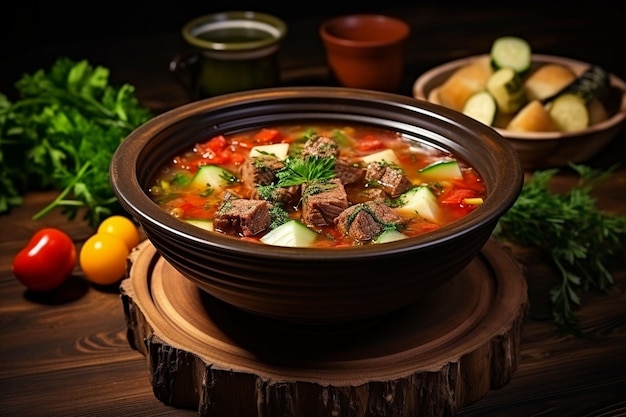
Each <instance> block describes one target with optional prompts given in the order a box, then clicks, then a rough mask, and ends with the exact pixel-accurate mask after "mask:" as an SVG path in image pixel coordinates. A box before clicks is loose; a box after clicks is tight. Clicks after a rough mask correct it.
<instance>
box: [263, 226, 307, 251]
mask: <svg viewBox="0 0 626 417" xmlns="http://www.w3.org/2000/svg"><path fill="white" fill-rule="evenodd" d="M315 239H317V233H316V232H315V231H313V230H311V229H309V228H308V227H306V226H305V225H304V224H302V223H300V222H299V221H297V220H289V221H288V222H286V223H283V224H281V225H280V226H278V227H277V228H276V229H272V230H270V231H269V232H268V233H267V234H265V235H264V236H263V237H262V238H261V242H263V243H266V244H268V245H274V246H291V247H307V246H311V245H312V244H313V242H314V241H315Z"/></svg>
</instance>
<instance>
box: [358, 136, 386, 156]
mask: <svg viewBox="0 0 626 417" xmlns="http://www.w3.org/2000/svg"><path fill="white" fill-rule="evenodd" d="M384 146H385V144H384V143H383V141H381V140H380V139H378V138H377V137H376V136H374V135H366V136H363V137H362V138H361V139H359V140H358V141H357V143H356V148H357V149H358V150H359V151H362V152H368V151H374V150H376V149H382V148H383V147H384Z"/></svg>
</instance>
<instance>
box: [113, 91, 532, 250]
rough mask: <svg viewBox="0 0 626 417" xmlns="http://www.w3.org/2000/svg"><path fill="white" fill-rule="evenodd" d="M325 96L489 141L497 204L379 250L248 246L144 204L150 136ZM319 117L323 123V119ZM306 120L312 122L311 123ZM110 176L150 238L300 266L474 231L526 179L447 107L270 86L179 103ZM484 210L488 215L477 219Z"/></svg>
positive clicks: (116, 161)
mask: <svg viewBox="0 0 626 417" xmlns="http://www.w3.org/2000/svg"><path fill="white" fill-rule="evenodd" d="M328 97H332V99H333V100H336V101H337V103H336V104H337V105H340V106H341V105H346V107H349V106H348V105H347V104H345V103H351V102H354V103H359V102H360V101H363V100H366V101H367V102H368V103H370V104H371V103H374V105H375V107H376V109H378V108H380V106H387V107H389V108H388V109H387V110H388V111H391V109H393V110H396V109H397V110H398V111H400V110H401V111H409V112H414V113H416V115H417V114H421V115H423V116H424V117H429V118H431V119H432V121H433V122H437V123H440V122H441V123H444V122H445V121H448V122H449V123H448V125H449V126H452V127H453V128H455V129H460V130H463V131H466V132H467V133H468V134H472V135H475V136H476V138H477V140H481V141H485V142H489V143H493V144H494V145H496V146H498V147H500V148H502V149H503V150H505V152H504V153H503V155H501V156H503V158H499V159H498V164H501V165H502V166H504V167H506V169H507V176H506V178H497V180H496V181H495V184H491V186H492V187H493V189H492V190H489V192H490V193H492V194H494V195H495V194H498V195H500V196H501V198H499V199H497V200H494V199H492V200H490V199H489V198H487V199H486V200H485V203H484V204H483V205H482V206H481V209H482V210H475V211H473V212H472V213H469V214H468V215H467V216H465V217H463V218H461V219H458V220H456V221H455V222H454V223H452V224H450V225H447V226H446V227H443V228H441V229H439V230H435V231H432V232H429V233H427V234H425V235H423V236H416V237H413V238H411V239H404V240H400V241H396V242H389V243H385V244H384V245H363V246H353V247H342V248H297V247H295V248H294V247H282V246H274V245H265V244H260V243H256V242H248V241H245V240H241V239H238V238H235V237H231V236H227V235H221V234H219V233H210V234H207V232H206V231H204V230H202V229H201V228H198V227H196V226H193V225H191V224H187V223H185V222H183V221H180V220H177V219H175V218H174V217H172V216H171V215H170V214H168V213H166V212H165V211H164V210H162V209H161V208H160V207H158V205H157V204H156V203H155V202H154V201H152V200H151V199H150V197H149V196H148V194H147V192H146V190H144V189H143V186H142V184H141V183H140V181H139V178H138V172H137V171H138V169H137V164H138V159H139V157H140V155H142V153H145V149H146V147H147V145H148V144H149V140H150V138H151V137H154V136H155V135H159V134H165V132H168V131H171V127H172V126H180V125H181V124H183V123H184V121H185V120H188V119H191V118H193V117H198V116H199V115H203V114H207V112H211V111H220V109H224V108H226V109H228V108H229V107H228V106H234V107H235V109H236V110H240V108H238V107H237V106H243V107H247V108H250V107H254V105H255V104H258V103H267V102H270V103H272V105H274V104H275V103H276V102H277V100H278V101H279V102H280V100H283V101H284V102H286V103H287V104H289V101H290V100H292V101H293V100H302V99H303V98H306V99H307V100H311V99H314V98H317V99H320V100H322V99H328ZM296 102H297V101H296ZM344 102H345V103H344ZM324 114H326V115H327V117H328V114H331V113H329V112H326V113H324ZM319 118H320V119H322V120H323V117H322V116H320V117H319ZM311 120H313V119H312V118H311ZM486 146H492V145H486ZM453 152H454V151H453ZM494 169H495V168H494ZM109 173H110V183H111V187H112V189H113V191H114V193H115V194H116V196H117V199H118V201H119V202H120V204H121V205H122V207H123V208H124V209H125V210H126V211H127V212H128V213H129V214H131V215H132V216H133V217H135V219H136V220H138V221H139V223H140V224H142V225H144V226H147V227H144V229H146V234H147V235H148V237H150V229H152V228H154V227H157V228H158V229H165V230H166V231H167V233H174V234H182V235H184V237H185V239H187V240H188V241H189V244H201V245H208V246H210V247H212V248H213V249H214V250H218V251H221V252H222V253H228V254H234V253H237V254H239V255H245V256H250V257H252V258H256V259H260V258H263V259H273V260H275V261H276V260H280V259H281V258H285V257H287V258H289V259H300V260H303V261H336V260H337V259H342V260H343V259H345V260H359V259H360V260H362V259H364V258H370V257H372V256H381V257H393V256H395V255H399V254H401V253H406V252H410V251H415V250H416V249H420V248H428V247H438V246H440V245H442V244H444V243H445V242H446V241H448V240H450V239H451V238H453V237H455V236H456V235H458V234H459V233H460V232H467V233H470V232H474V231H477V230H478V229H480V228H481V227H482V226H484V224H485V223H488V222H490V221H494V222H495V221H497V219H498V218H499V216H500V215H502V214H503V213H504V212H506V211H507V210H508V209H509V208H510V207H511V206H512V205H513V204H514V202H515V201H516V199H517V197H518V195H519V193H520V191H521V189H522V186H523V182H524V170H523V166H522V161H521V160H520V158H519V156H518V155H517V151H516V150H515V149H514V148H513V146H512V145H511V144H510V143H509V142H508V141H507V140H505V139H504V138H503V137H502V136H501V135H499V134H498V133H497V132H496V131H495V130H493V129H491V128H489V127H488V126H486V125H484V124H482V123H480V122H478V121H476V120H474V119H472V118H470V117H468V116H465V115H462V114H460V113H458V112H455V111H453V110H450V109H447V108H444V107H442V106H437V105H434V104H432V103H428V102H423V101H420V100H416V99H414V98H412V97H410V96H401V95H397V94H393V93H385V92H378V91H373V90H361V89H353V88H344V87H274V88H266V89H258V90H250V91H244V92H237V93H230V94H224V95H221V96H216V97H213V98H208V99H203V100H198V101H195V102H191V103H188V104H185V105H182V106H180V107H177V108H174V109H172V110H169V111H167V112H165V113H162V114H160V115H157V116H155V117H154V118H152V119H150V120H149V121H147V122H146V123H144V124H143V125H141V126H139V127H138V128H137V129H135V130H134V131H133V132H131V133H130V134H129V135H128V136H127V138H126V139H125V140H124V141H122V143H121V144H120V146H119V147H118V149H117V150H116V152H115V154H114V156H113V158H112V162H111V165H110V170H109ZM485 211H487V213H486V214H485V215H483V213H485ZM494 224H495V223H494Z"/></svg>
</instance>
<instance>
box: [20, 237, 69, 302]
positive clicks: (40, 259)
mask: <svg viewBox="0 0 626 417" xmlns="http://www.w3.org/2000/svg"><path fill="white" fill-rule="evenodd" d="M75 265H76V246H75V245H74V242H73V241H72V239H71V238H70V237H69V236H68V235H67V234H66V233H65V232H63V231H62V230H59V229H56V228H52V227H46V228H43V229H41V230H39V231H37V232H36V233H35V234H34V235H33V236H32V237H31V239H30V241H29V242H28V244H27V245H26V246H25V247H24V248H23V249H22V250H21V251H19V252H18V253H17V255H15V258H13V265H12V266H13V275H15V277H16V278H17V279H18V280H19V281H20V282H21V283H22V284H24V286H25V287H26V288H28V289H31V290H34V291H51V290H53V289H55V288H57V287H59V286H60V285H61V284H63V282H65V280H66V279H67V278H69V276H70V275H71V274H72V270H73V269H74V266H75Z"/></svg>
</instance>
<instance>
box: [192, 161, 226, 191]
mask: <svg viewBox="0 0 626 417" xmlns="http://www.w3.org/2000/svg"><path fill="white" fill-rule="evenodd" d="M233 178H235V176H234V175H233V174H232V173H231V172H230V171H228V170H226V169H224V168H222V167H219V166H217V165H203V166H201V167H200V168H199V169H198V172H196V175H194V177H193V178H192V179H191V182H190V183H189V185H190V186H191V187H194V188H198V189H206V188H212V189H214V190H215V191H221V190H223V189H224V188H226V187H228V186H229V185H230V184H231V182H232V181H231V180H232V179H233Z"/></svg>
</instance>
